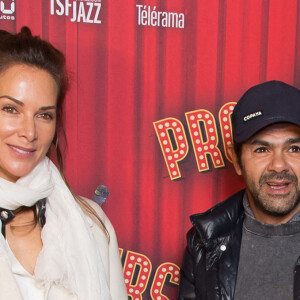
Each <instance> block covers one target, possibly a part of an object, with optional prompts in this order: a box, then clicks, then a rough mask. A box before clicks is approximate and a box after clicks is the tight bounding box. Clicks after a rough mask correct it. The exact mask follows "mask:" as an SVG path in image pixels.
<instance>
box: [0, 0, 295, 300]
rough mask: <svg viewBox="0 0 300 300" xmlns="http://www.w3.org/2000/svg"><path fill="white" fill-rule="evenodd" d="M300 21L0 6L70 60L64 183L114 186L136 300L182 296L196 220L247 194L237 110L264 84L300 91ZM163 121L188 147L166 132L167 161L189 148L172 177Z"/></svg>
mask: <svg viewBox="0 0 300 300" xmlns="http://www.w3.org/2000/svg"><path fill="white" fill-rule="evenodd" d="M299 17H300V7H299V2H298V1H296V0H290V1H286V0H277V1H269V0H255V1H252V0H220V1H217V0H213V1H204V0H199V1H183V0H172V1H171V0H166V1H157V0H147V1H145V0H144V1H142V0H128V1H121V0H114V1H108V0H77V1H71V0H69V1H68V0H47V1H42V0H3V1H1V10H0V28H1V29H6V30H9V31H11V32H16V31H19V30H20V28H21V27H22V26H24V25H27V26H29V27H30V28H31V30H32V32H33V34H35V35H40V36H41V37H43V38H46V39H48V40H49V41H50V42H52V43H53V44H54V45H55V46H56V47H58V48H59V49H60V50H61V51H62V52H64V53H65V55H66V58H67V66H68V70H69V74H70V82H71V88H70V91H69V94H68V96H67V99H66V103H65V121H66V125H65V131H66V136H67V148H66V149H65V165H66V175H67V178H68V180H69V182H70V184H71V186H72V187H73V189H74V190H75V191H76V192H77V193H79V194H81V195H83V196H86V197H92V196H93V193H94V190H95V189H96V187H97V186H98V185H100V184H105V185H106V186H107V187H108V188H109V190H110V196H109V198H108V201H107V203H105V204H103V209H104V210H105V212H106V213H107V215H108V216H109V218H110V219H111V221H112V223H113V225H114V227H115V229H116V232H117V236H118V240H119V246H120V255H121V258H122V262H123V265H124V274H125V278H126V284H127V287H128V294H129V298H130V299H157V300H159V299H176V294H177V286H178V270H179V266H180V264H181V260H182V255H183V251H184V248H185V234H186V232H187V230H188V229H189V228H190V227H191V224H190V221H189V216H190V215H191V214H193V213H197V212H202V211H205V210H207V209H209V208H210V207H211V206H212V205H214V204H216V203H218V202H220V201H222V200H223V199H225V198H226V197H227V196H229V195H230V194H232V193H234V192H236V191H238V190H239V189H241V188H243V182H242V180H241V178H238V177H237V176H236V175H235V172H234V170H233V167H232V165H231V163H230V161H229V159H228V158H227V156H226V147H227V143H228V142H229V141H230V138H231V136H230V134H231V132H230V123H229V125H228V116H230V106H231V107H233V106H234V103H235V102H236V101H237V100H238V99H239V98H240V97H241V95H242V93H243V92H244V91H245V90H246V89H248V88H249V87H251V86H252V85H254V84H258V83H260V82H263V81H266V80H272V79H277V80H283V81H286V82H287V83H289V84H294V85H295V86H297V87H300V76H299V75H300V70H299V67H300V57H299V50H298V49H299V46H300V38H299V24H300V23H299V20H300V19H299ZM176 19H177V22H176ZM174 20H175V21H174ZM173 21H174V23H172V22H173ZM231 103H232V104H231ZM227 104H228V105H227ZM224 105H227V106H226V107H225V108H223V106H224ZM220 110H221V112H220ZM225 110H227V115H226V116H227V117H226V116H225V117H224V115H223V113H224V111H225ZM228 110H229V112H228ZM195 111H196V112H195ZM192 112H195V115H197V116H200V115H201V116H202V118H203V119H201V118H200V117H199V118H200V119H199V120H198V121H197V124H198V125H196V126H199V127H198V133H196V134H198V137H199V139H198V138H197V137H195V136H194V134H195V133H194V131H193V128H189V121H188V120H189V117H191V113H192ZM206 116H211V118H212V120H213V123H212V124H215V125H214V127H213V129H211V130H212V131H209V130H208V126H209V123H206V121H205V120H206V119H205V118H206ZM165 119H170V120H171V121H172V122H170V124H171V125H170V126H172V123H174V122H175V123H176V124H179V123H181V124H182V129H181V136H182V138H183V139H182V140H179V138H178V139H177V137H176V136H174V132H175V131H173V133H172V130H171V129H170V130H169V131H166V133H167V134H168V135H169V137H168V138H169V141H170V143H171V145H172V147H171V154H172V155H175V152H176V151H177V150H178V151H179V149H177V148H178V147H179V148H180V147H181V144H182V143H183V144H184V147H185V148H182V149H184V151H186V152H185V157H184V158H182V159H181V160H178V161H177V162H176V163H177V165H178V170H179V171H180V174H181V175H180V176H179V177H177V178H176V179H174V180H172V179H171V177H172V176H171V174H170V172H169V170H168V168H167V164H168V153H167V152H163V151H162V149H163V147H164V146H163V145H164V144H162V147H161V145H160V142H161V143H163V138H162V137H161V136H159V135H158V134H157V132H156V130H155V126H154V124H155V123H157V124H159V122H162V120H165ZM226 122H227V123H226ZM175 123H174V124H175ZM191 124H192V123H191ZM176 126H177V125H176ZM226 126H229V129H228V127H227V129H226ZM226 130H227V131H226ZM226 132H227V133H226ZM212 136H213V138H214V140H213V139H212ZM200 137H201V138H200ZM185 139H186V143H185ZM197 139H198V140H199V144H196V143H198V142H197ZM213 141H215V144H214V142H213ZM206 143H207V144H206ZM212 144H214V145H213V146H212V147H213V149H216V147H217V148H218V149H219V151H220V152H219V155H220V157H221V159H222V161H223V163H220V165H219V166H217V165H216V160H215V159H214V157H213V156H211V155H210V154H209V153H208V152H209V151H210V150H205V151H206V152H205V151H204V150H203V149H205V148H204V147H205V146H206V145H207V147H208V149H211V148H209V147H210V146H211V145H212ZM176 147H177V148H176ZM200 148H201V149H200ZM187 149H188V151H187ZM199 149H200V150H199ZM197 151H204V152H203V153H202V152H201V153H202V154H201V153H200V154H199V153H198V152H197ZM178 153H179V152H178ZM211 153H212V152H211ZM212 155H213V154H212ZM200 156H201V158H200ZM172 157H173V156H172ZM174 157H175V156H174ZM205 161H206V164H207V165H206V166H207V167H206V168H204V167H203V165H202V164H204V165H205Z"/></svg>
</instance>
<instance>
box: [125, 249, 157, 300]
mask: <svg viewBox="0 0 300 300" xmlns="http://www.w3.org/2000/svg"><path fill="white" fill-rule="evenodd" d="M151 270H152V264H151V261H150V260H149V258H148V257H146V256H145V255H142V254H140V253H136V252H132V251H127V254H126V260H125V263H124V268H123V272H124V279H125V283H126V287H127V293H128V296H130V297H131V299H132V300H142V294H143V293H144V291H145V289H146V287H147V284H148V281H149V277H150V273H151Z"/></svg>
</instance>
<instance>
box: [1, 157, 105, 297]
mask: <svg viewBox="0 0 300 300" xmlns="http://www.w3.org/2000/svg"><path fill="white" fill-rule="evenodd" d="M43 198H47V202H46V224H45V226H44V228H43V230H42V234H41V235H42V241H43V248H42V251H41V252H40V254H39V256H38V259H37V262H36V267H35V271H34V274H35V278H36V279H37V281H38V282H39V283H40V284H41V285H42V286H46V285H48V284H49V283H50V284H52V283H54V284H58V285H62V286H64V287H65V288H66V289H68V290H69V291H70V292H71V293H74V294H75V295H77V297H78V299H79V300H96V299H97V300H98V299H99V300H110V299H111V296H110V292H109V288H108V283H107V279H106V276H105V270H104V267H103V263H102V261H101V257H100V253H99V251H100V249H98V248H97V246H96V242H95V240H94V237H93V234H92V232H91V230H90V227H89V224H88V223H87V221H86V216H85V215H84V213H83V211H82V210H81V208H80V207H79V205H78V204H77V203H76V201H75V200H74V197H73V196H72V194H71V192H70V191H69V189H68V187H67V186H66V184H65V182H64V181H63V179H62V177H61V175H60V173H59V171H58V170H57V168H56V167H55V165H54V164H53V163H52V162H51V161H50V160H49V159H48V158H47V157H46V158H45V159H44V160H43V161H41V162H40V163H39V164H38V165H37V166H36V167H35V168H34V169H33V170H32V171H31V172H30V173H29V174H28V175H26V176H25V177H22V178H20V179H19V180H18V181H17V182H16V183H12V182H9V181H6V180H4V179H3V178H0V207H3V208H6V209H9V210H14V209H16V208H18V207H20V206H33V205H34V204H35V203H36V202H37V201H38V200H40V199H43ZM0 223H1V222H0ZM0 225H1V224H0ZM0 236H1V237H0V272H1V273H2V272H3V271H4V270H8V271H9V269H10V263H9V258H8V253H7V248H6V243H5V240H4V237H3V236H2V234H0ZM10 273H11V270H10ZM2 275H3V277H4V276H5V277H6V278H10V277H11V274H3V273H2ZM1 277H2V276H1V275H0V289H1V290H2V286H1ZM3 288H5V287H3ZM1 290H0V294H1Z"/></svg>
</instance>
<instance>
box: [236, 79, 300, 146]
mask: <svg viewBox="0 0 300 300" xmlns="http://www.w3.org/2000/svg"><path fill="white" fill-rule="evenodd" d="M231 121H232V133H233V141H234V142H235V143H243V142H245V141H247V140H248V139H249V138H250V137H252V136H253V135H254V134H255V133H257V132H258V131H260V130H261V129H263V128H264V127H266V126H268V125H271V124H275V123H282V122H287V123H293V124H296V125H299V126H300V90H298V89H297V88H295V87H293V86H291V85H288V84H286V83H284V82H281V81H275V80H274V81H268V82H265V83H262V84H259V85H256V86H254V87H252V88H250V89H249V90H247V91H246V93H245V94H244V95H243V96H242V98H241V99H240V100H239V101H238V103H237V104H236V106H235V108H234V110H233V113H232V116H231Z"/></svg>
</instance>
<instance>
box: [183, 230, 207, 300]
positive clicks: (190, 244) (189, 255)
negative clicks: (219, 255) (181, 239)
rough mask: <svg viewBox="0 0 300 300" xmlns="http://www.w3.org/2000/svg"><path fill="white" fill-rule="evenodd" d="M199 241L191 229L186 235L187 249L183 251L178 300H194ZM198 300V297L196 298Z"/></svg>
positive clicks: (199, 255)
mask: <svg viewBox="0 0 300 300" xmlns="http://www.w3.org/2000/svg"><path fill="white" fill-rule="evenodd" d="M202 252H203V251H202V247H201V241H200V237H199V235H198V233H197V232H196V229H195V228H192V229H191V230H189V232H188V233H187V247H186V249H185V253H184V257H183V263H182V267H181V270H180V284H179V295H178V300H195V299H197V295H196V289H195V286H196V283H198V284H199V282H197V281H198V280H196V278H195V274H196V272H195V271H196V268H197V266H198V263H199V262H200V260H201V257H202ZM198 299H199V297H198Z"/></svg>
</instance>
